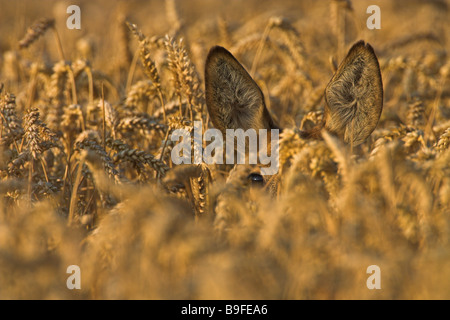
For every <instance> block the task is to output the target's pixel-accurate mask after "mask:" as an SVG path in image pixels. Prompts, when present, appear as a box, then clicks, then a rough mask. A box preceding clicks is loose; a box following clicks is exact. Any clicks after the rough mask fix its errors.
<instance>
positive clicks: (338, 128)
mask: <svg viewBox="0 0 450 320" xmlns="http://www.w3.org/2000/svg"><path fill="white" fill-rule="evenodd" d="M325 101H326V103H325V113H324V120H325V128H326V129H327V130H328V131H329V132H331V133H333V134H336V135H337V136H339V137H341V138H342V139H343V140H344V141H345V142H346V143H349V144H351V145H352V146H357V145H359V144H361V143H363V142H364V141H365V140H366V139H367V138H368V137H369V136H370V134H371V133H372V132H373V130H375V128H376V126H377V124H378V120H379V119H380V115H381V111H382V109H383V84H382V80H381V72H380V66H379V64H378V59H377V57H376V55H375V52H374V50H373V48H372V47H371V46H370V45H369V44H368V43H364V41H362V40H361V41H359V42H357V43H356V44H354V45H353V46H352V48H351V49H350V50H349V52H348V54H347V56H346V58H345V59H344V60H343V61H342V63H341V65H340V66H339V68H338V70H337V71H336V73H335V74H334V76H333V77H332V78H331V80H330V82H329V84H328V85H327V87H326V89H325Z"/></svg>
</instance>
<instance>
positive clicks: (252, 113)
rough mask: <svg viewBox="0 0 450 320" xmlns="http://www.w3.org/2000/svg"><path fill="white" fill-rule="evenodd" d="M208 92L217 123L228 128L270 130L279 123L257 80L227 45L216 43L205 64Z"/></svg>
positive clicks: (207, 95)
mask: <svg viewBox="0 0 450 320" xmlns="http://www.w3.org/2000/svg"><path fill="white" fill-rule="evenodd" d="M205 95H206V105H207V107H208V112H209V115H210V118H211V121H212V123H213V124H214V126H215V127H216V128H217V129H219V130H221V131H222V132H225V130H226V129H238V128H241V129H243V130H248V129H250V128H253V129H255V130H259V129H271V128H275V127H276V126H275V125H274V123H273V120H272V118H271V117H270V115H269V112H268V110H267V108H266V106H265V103H264V96H263V93H262V91H261V89H260V88H259V87H258V85H257V84H256V82H255V81H254V80H253V79H252V77H251V76H250V75H249V74H248V72H247V71H246V70H245V69H244V67H243V66H242V65H241V64H240V63H239V62H238V61H237V60H236V58H235V57H234V56H233V55H232V54H231V53H230V52H229V51H227V50H226V49H225V48H222V47H219V46H215V47H213V48H212V49H211V50H210V51H209V54H208V57H207V59H206V65H205Z"/></svg>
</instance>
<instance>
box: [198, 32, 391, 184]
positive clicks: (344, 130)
mask: <svg viewBox="0 0 450 320" xmlns="http://www.w3.org/2000/svg"><path fill="white" fill-rule="evenodd" d="M324 97H325V106H324V113H323V114H324V116H323V121H322V122H321V123H319V124H317V125H316V126H315V127H313V128H311V129H309V130H304V131H300V136H301V138H303V139H323V132H324V131H326V132H327V133H329V134H331V135H334V136H336V137H337V138H338V139H340V140H341V141H343V142H344V143H345V144H347V145H351V146H352V147H355V146H358V145H360V144H362V143H363V142H364V141H366V139H367V138H368V137H369V136H370V135H371V133H372V132H373V131H374V130H375V128H376V126H377V124H378V121H379V119H380V116H381V112H382V109H383V84H382V78H381V72H380V66H379V63H378V59H377V56H376V54H375V51H374V49H373V48H372V46H371V45H370V44H369V43H366V42H365V41H363V40H360V41H358V42H356V43H355V44H353V46H352V47H351V48H350V50H349V51H348V54H347V55H346V57H345V58H344V59H343V60H342V62H341V63H340V65H339V66H338V68H337V70H336V71H335V73H334V75H333V76H332V78H331V80H330V81H329V83H328V85H327V86H326V88H325V92H324ZM205 98H206V105H207V109H208V113H209V116H210V119H211V122H212V124H213V125H214V127H215V128H217V129H219V130H220V131H221V132H222V133H223V134H225V132H226V130H227V129H234V130H236V129H243V130H248V129H254V130H256V131H257V132H258V130H259V129H266V130H268V131H270V130H271V129H278V130H280V131H282V128H280V127H279V126H278V125H277V124H276V122H275V121H274V120H273V119H272V117H271V115H270V113H269V111H268V109H267V107H266V104H265V100H264V95H263V93H262V90H261V89H260V87H259V86H258V85H257V83H256V81H255V80H254V79H253V78H252V77H251V76H250V74H249V73H248V72H247V70H246V69H245V68H244V67H243V65H242V64H241V63H240V62H239V61H238V60H237V59H236V58H235V57H234V56H233V55H232V54H231V53H230V52H229V51H228V50H227V49H225V48H223V47H221V46H214V47H212V48H211V49H210V51H209V53H208V56H207V58H206V63H205ZM269 143H270V141H269ZM248 178H249V179H251V180H254V181H261V182H264V181H265V180H266V179H264V178H263V177H262V176H261V175H260V174H258V173H251V174H250V175H249V176H248Z"/></svg>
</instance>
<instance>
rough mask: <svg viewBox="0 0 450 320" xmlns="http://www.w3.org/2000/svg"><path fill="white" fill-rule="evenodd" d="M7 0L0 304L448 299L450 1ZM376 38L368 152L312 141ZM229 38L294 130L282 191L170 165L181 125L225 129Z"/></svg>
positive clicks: (286, 141) (218, 172) (243, 172)
mask: <svg viewBox="0 0 450 320" xmlns="http://www.w3.org/2000/svg"><path fill="white" fill-rule="evenodd" d="M72 4H75V5H79V7H80V8H81V29H80V30H77V29H73V30H71V29H68V28H67V27H66V20H67V18H68V17H69V14H68V13H67V12H66V9H67V7H68V6H69V5H72ZM372 4H377V5H378V6H379V7H380V9H381V29H379V30H369V29H368V28H367V26H366V20H367V18H368V17H369V14H367V13H366V9H367V7H368V6H370V5H372ZM0 7H1V13H0V18H1V19H0V30H1V37H0V88H1V94H0V115H1V120H0V121H1V136H0V157H1V161H0V179H1V180H0V190H1V198H0V207H1V210H0V299H450V148H449V144H450V24H449V23H448V17H449V16H450V1H448V0H447V1H445V0H434V1H425V0H423V1H419V0H414V1H408V4H407V5H405V3H404V2H403V1H387V0H384V1H365V0H364V1H344V0H321V1H312V0H311V1H309V0H304V1H294V0H280V1H268V0H259V1H256V0H246V1H236V0H231V1H230V0H227V1H223V0H217V1H208V0H186V1H177V0H167V1H138V0H133V1H106V0H96V1H87V0H86V1H83V0H79V1H71V2H67V1H31V0H20V1H7V0H0ZM360 39H363V40H365V41H366V42H368V43H370V44H371V45H372V47H373V48H374V50H375V52H376V54H377V56H378V59H379V63H380V67H381V72H382V79H383V87H384V106H383V111H382V114H381V118H380V121H379V123H378V126H377V128H376V129H375V131H374V132H373V133H372V135H371V136H370V137H369V139H368V140H367V141H366V142H365V143H363V144H362V145H361V146H360V147H357V148H355V149H353V150H351V149H350V148H348V146H346V145H344V144H343V143H342V142H340V141H339V140H337V139H335V138H333V137H331V136H327V137H328V138H326V139H324V140H313V141H308V140H303V139H302V138H301V137H300V135H299V129H304V128H309V127H312V126H314V125H315V124H316V123H318V122H319V121H321V118H322V116H323V106H324V97H323V95H324V90H325V87H326V85H327V83H328V81H329V80H330V78H331V77H332V75H333V72H334V68H335V66H336V65H337V64H339V63H340V61H341V60H342V59H343V58H344V57H345V54H346V52H347V51H348V49H349V48H350V46H351V45H352V44H353V43H355V42H356V41H358V40H360ZM214 45H221V46H223V47H225V48H227V49H228V50H230V52H232V53H233V55H235V56H236V57H237V58H238V59H239V61H240V62H241V63H242V64H243V65H244V66H245V67H246V68H247V70H248V71H249V72H250V73H251V74H252V76H253V77H254V79H255V81H256V82H257V83H258V85H259V86H260V87H261V90H262V91H263V93H264V96H265V99H266V105H267V108H268V109H269V111H270V113H271V114H272V116H273V118H274V119H276V121H277V122H278V123H279V124H280V126H281V127H283V128H285V129H284V130H283V132H282V134H281V140H280V175H279V179H277V180H276V181H272V182H273V183H274V184H275V185H276V187H277V188H276V190H277V191H276V193H271V192H270V190H268V189H269V188H268V187H267V186H258V185H256V184H255V183H253V182H252V181H249V179H248V176H249V174H250V173H251V172H250V169H249V168H248V167H247V166H236V167H233V166H232V165H206V164H201V165H182V166H177V165H174V164H173V163H172V162H171V158H170V154H171V150H172V149H173V147H174V144H173V143H172V142H170V141H169V140H168V136H169V134H170V133H171V132H173V130H174V129H179V128H184V129H187V130H189V131H190V132H192V130H193V121H195V120H202V121H203V124H204V125H205V128H211V127H212V124H211V122H210V121H208V120H209V115H208V112H207V108H206V103H205V94H204V91H205V86H204V66H205V59H206V56H207V53H208V51H209V49H210V48H211V47H212V46H214ZM70 265H77V266H79V267H80V270H81V289H79V290H77V289H74V290H69V289H68V288H67V286H66V280H67V278H68V277H69V276H70V274H68V273H67V268H68V266H70ZM371 265H377V266H379V267H380V270H381V289H380V290H376V289H375V290H369V289H368V287H367V285H366V281H367V278H368V277H369V276H370V274H368V273H367V268H368V266H371Z"/></svg>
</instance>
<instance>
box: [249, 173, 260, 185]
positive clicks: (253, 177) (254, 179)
mask: <svg viewBox="0 0 450 320" xmlns="http://www.w3.org/2000/svg"><path fill="white" fill-rule="evenodd" d="M247 179H249V180H250V182H251V184H252V186H258V187H262V185H263V184H264V178H263V176H262V175H260V174H259V173H251V174H249V176H248V177H247Z"/></svg>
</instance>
